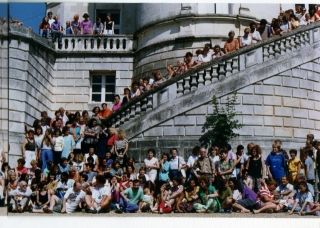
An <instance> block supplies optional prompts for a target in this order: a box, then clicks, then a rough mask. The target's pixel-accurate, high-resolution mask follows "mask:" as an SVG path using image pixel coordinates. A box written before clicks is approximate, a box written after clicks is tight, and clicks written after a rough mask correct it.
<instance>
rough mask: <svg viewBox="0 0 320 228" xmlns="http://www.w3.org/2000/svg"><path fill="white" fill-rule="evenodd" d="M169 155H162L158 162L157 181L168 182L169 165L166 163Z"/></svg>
mask: <svg viewBox="0 0 320 228" xmlns="http://www.w3.org/2000/svg"><path fill="white" fill-rule="evenodd" d="M168 158H169V154H167V153H163V154H162V156H161V160H160V169H159V181H168V180H169V168H170V163H169V162H168Z"/></svg>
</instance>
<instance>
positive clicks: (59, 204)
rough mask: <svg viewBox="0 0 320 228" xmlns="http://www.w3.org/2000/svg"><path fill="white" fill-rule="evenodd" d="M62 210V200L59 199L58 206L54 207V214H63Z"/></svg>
mask: <svg viewBox="0 0 320 228" xmlns="http://www.w3.org/2000/svg"><path fill="white" fill-rule="evenodd" d="M61 210H62V200H61V199H59V200H58V202H57V203H56V205H54V207H53V212H56V213H61Z"/></svg>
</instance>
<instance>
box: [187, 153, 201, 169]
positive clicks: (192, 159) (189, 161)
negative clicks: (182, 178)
mask: <svg viewBox="0 0 320 228" xmlns="http://www.w3.org/2000/svg"><path fill="white" fill-rule="evenodd" d="M198 157H199V156H196V155H191V156H190V157H189V158H188V162H187V166H188V167H192V166H193V164H194V162H195V161H196V160H197V159H198Z"/></svg>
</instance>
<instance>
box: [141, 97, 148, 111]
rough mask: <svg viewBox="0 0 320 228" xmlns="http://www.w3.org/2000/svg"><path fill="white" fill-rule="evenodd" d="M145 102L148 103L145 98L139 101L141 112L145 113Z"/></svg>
mask: <svg viewBox="0 0 320 228" xmlns="http://www.w3.org/2000/svg"><path fill="white" fill-rule="evenodd" d="M147 102H148V100H147V98H144V99H143V100H142V101H141V103H142V105H141V112H145V111H146V110H147Z"/></svg>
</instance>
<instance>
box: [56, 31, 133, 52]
mask: <svg viewBox="0 0 320 228" xmlns="http://www.w3.org/2000/svg"><path fill="white" fill-rule="evenodd" d="M55 49H56V51H57V52H65V51H67V52H70V51H71V52H73V51H77V52H78V51H80V52H92V51H95V52H128V51H132V50H133V36H130V35H112V36H98V35H93V36H91V35H81V36H70V35H66V36H64V37H62V48H61V49H59V48H58V42H55Z"/></svg>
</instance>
